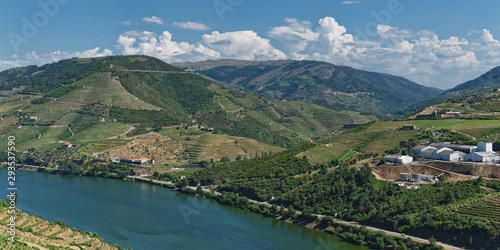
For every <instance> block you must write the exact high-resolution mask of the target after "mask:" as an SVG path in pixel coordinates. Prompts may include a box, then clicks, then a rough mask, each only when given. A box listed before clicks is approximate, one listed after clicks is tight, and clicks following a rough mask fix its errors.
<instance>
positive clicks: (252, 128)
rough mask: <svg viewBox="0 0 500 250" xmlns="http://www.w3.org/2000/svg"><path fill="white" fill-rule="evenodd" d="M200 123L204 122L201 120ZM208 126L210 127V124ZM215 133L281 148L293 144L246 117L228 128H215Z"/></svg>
mask: <svg viewBox="0 0 500 250" xmlns="http://www.w3.org/2000/svg"><path fill="white" fill-rule="evenodd" d="M201 121H205V120H204V119H201ZM208 124H209V125H211V124H210V123H208ZM215 133H224V134H228V135H232V136H241V137H247V138H252V139H255V140H257V141H260V142H264V143H267V144H271V145H276V146H282V147H283V146H284V147H291V146H292V145H293V142H291V141H290V140H288V139H287V138H286V137H284V136H282V135H280V134H279V133H278V132H276V131H272V130H269V129H268V128H267V127H266V126H265V125H264V124H262V123H260V122H259V121H257V120H256V119H254V118H252V117H248V116H247V117H244V118H243V119H241V120H237V121H235V122H232V124H231V126H230V127H229V128H224V127H222V128H220V127H219V128H217V129H216V130H215Z"/></svg>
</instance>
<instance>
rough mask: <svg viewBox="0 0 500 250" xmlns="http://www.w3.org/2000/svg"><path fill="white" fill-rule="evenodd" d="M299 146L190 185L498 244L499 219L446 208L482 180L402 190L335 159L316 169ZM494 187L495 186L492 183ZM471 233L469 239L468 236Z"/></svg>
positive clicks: (478, 192)
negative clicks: (302, 155)
mask: <svg viewBox="0 0 500 250" xmlns="http://www.w3.org/2000/svg"><path fill="white" fill-rule="evenodd" d="M304 147H305V148H295V149H293V150H292V149H291V150H288V151H284V152H281V153H277V154H272V155H268V156H265V157H259V158H253V159H247V160H241V161H237V162H231V163H227V164H219V165H216V166H213V167H207V168H204V169H202V170H200V171H198V172H197V173H195V174H194V175H192V176H191V177H190V184H191V185H197V183H201V184H202V185H208V184H219V186H218V190H219V191H228V192H231V193H234V194H236V195H239V196H240V197H241V196H245V197H247V198H251V199H255V200H259V201H267V200H270V202H272V203H273V204H276V205H280V206H283V207H287V208H292V209H298V210H301V211H302V212H303V213H306V214H326V215H331V216H334V215H335V214H337V216H339V217H340V218H342V219H344V220H354V221H357V222H360V223H363V224H367V225H374V226H377V227H382V228H386V229H389V230H395V231H399V232H407V233H411V234H412V235H417V236H421V237H424V238H430V237H432V236H434V237H435V238H436V239H437V240H439V241H443V242H449V243H452V244H456V245H461V246H466V247H474V248H479V247H483V248H493V249H494V248H496V247H498V242H499V237H500V223H499V222H495V221H492V220H487V219H479V220H478V219H477V218H476V217H471V216H467V215H460V214H453V213H450V212H447V211H446V210H445V209H443V208H446V207H450V206H456V205H458V204H463V203H465V202H469V201H471V200H474V199H479V198H482V197H485V196H486V195H487V194H488V193H489V192H490V191H487V190H485V189H483V188H481V187H480V186H481V185H484V183H483V182H482V180H481V179H478V180H472V181H462V182H456V183H438V184H435V185H424V186H422V187H421V188H419V189H417V190H407V189H402V188H399V187H397V186H395V185H393V184H391V183H389V182H383V181H377V180H375V179H374V177H373V175H372V172H371V169H370V168H369V167H365V166H364V167H361V168H360V169H356V168H352V167H351V168H350V167H346V166H340V167H337V168H336V169H335V171H331V172H329V171H327V170H328V169H331V168H335V165H334V163H330V164H329V165H326V166H318V167H320V171H319V172H318V173H313V174H312V175H305V176H302V175H298V174H302V173H309V172H310V171H312V170H315V169H316V168H317V167H315V166H312V165H310V164H309V163H308V162H307V161H306V160H304V159H299V158H297V157H295V155H296V154H297V153H299V152H301V151H302V150H305V149H306V148H310V147H313V145H307V146H304ZM490 185H493V184H490ZM464 235H466V237H464ZM470 238H472V239H473V240H472V241H471V240H470Z"/></svg>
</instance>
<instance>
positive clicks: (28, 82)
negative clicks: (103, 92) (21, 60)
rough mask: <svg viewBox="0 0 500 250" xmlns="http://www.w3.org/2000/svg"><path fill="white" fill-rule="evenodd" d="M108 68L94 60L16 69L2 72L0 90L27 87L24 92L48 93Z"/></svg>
mask: <svg viewBox="0 0 500 250" xmlns="http://www.w3.org/2000/svg"><path fill="white" fill-rule="evenodd" d="M107 67H108V66H107V65H106V64H105V63H103V62H102V60H100V59H98V58H93V59H88V60H85V61H81V60H78V59H69V60H62V61H59V62H55V63H51V64H46V65H43V66H41V67H37V66H28V67H24V68H15V69H11V70H6V71H3V72H0V90H11V89H12V88H18V87H21V86H27V87H26V88H25V89H24V92H34V93H47V92H49V91H52V90H54V89H56V88H59V87H60V86H61V85H66V84H69V83H72V82H75V81H78V80H80V79H82V78H83V77H85V76H88V75H91V74H93V73H96V72H98V71H100V70H104V69H106V68H107Z"/></svg>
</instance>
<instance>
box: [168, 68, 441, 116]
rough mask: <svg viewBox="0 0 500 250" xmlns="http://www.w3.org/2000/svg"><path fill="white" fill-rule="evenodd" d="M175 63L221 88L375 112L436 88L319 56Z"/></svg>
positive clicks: (410, 101)
mask: <svg viewBox="0 0 500 250" xmlns="http://www.w3.org/2000/svg"><path fill="white" fill-rule="evenodd" d="M174 65H175V66H178V67H181V68H183V69H184V70H187V71H190V72H195V73H198V74H201V75H204V76H207V77H209V78H210V79H214V80H216V81H218V82H220V83H221V84H223V85H224V86H226V87H232V88H238V87H239V88H244V89H249V90H251V91H255V92H258V93H261V94H264V95H267V96H270V97H273V98H278V99H286V100H307V101H312V102H315V103H320V104H323V105H328V106H333V107H343V108H348V109H355V110H363V111H368V112H372V113H376V114H389V113H392V114H396V113H398V110H399V109H400V108H405V107H407V106H410V105H412V104H413V103H416V102H418V101H422V100H426V99H428V98H430V97H433V96H437V95H438V94H439V92H440V91H438V90H435V89H432V88H428V87H425V86H422V85H419V84H417V83H415V82H412V81H410V80H407V79H405V78H403V77H399V76H393V75H390V74H385V73H377V72H369V71H364V70H358V69H354V68H352V67H348V66H337V65H333V64H330V63H326V62H318V61H295V60H278V61H243V60H227V59H224V60H212V61H203V62H198V63H178V64H174Z"/></svg>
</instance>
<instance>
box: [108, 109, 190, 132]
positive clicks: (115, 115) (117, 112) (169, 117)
mask: <svg viewBox="0 0 500 250" xmlns="http://www.w3.org/2000/svg"><path fill="white" fill-rule="evenodd" d="M109 117H110V118H111V119H116V120H117V121H118V122H123V123H134V124H142V125H145V126H150V127H153V126H170V125H175V124H179V123H187V122H189V120H188V119H187V118H185V117H182V116H181V115H180V114H175V113H173V112H167V111H165V110H139V109H124V108H110V110H109Z"/></svg>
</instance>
